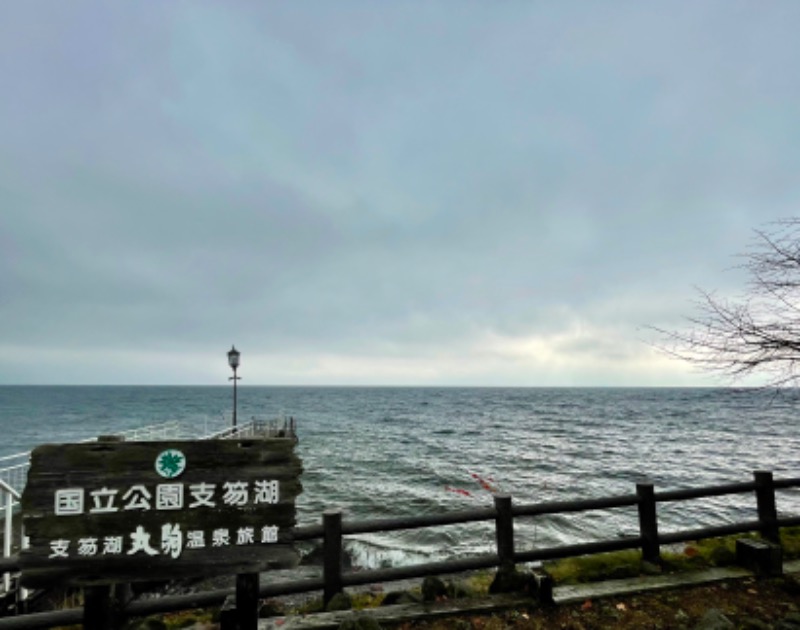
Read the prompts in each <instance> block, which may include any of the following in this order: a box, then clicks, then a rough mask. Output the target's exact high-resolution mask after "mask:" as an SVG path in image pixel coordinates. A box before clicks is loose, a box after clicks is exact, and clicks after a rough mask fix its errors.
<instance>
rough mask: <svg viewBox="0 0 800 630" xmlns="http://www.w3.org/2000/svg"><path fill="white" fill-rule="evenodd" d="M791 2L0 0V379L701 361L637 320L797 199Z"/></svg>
mask: <svg viewBox="0 0 800 630" xmlns="http://www.w3.org/2000/svg"><path fill="white" fill-rule="evenodd" d="M798 18H800V6H798V5H797V4H796V3H794V2H791V1H789V0H787V1H786V2H777V3H774V4H773V5H772V6H771V9H770V11H764V10H763V8H761V7H757V6H755V5H753V4H752V3H737V2H677V3H671V4H670V5H669V6H663V7H659V6H656V5H643V4H634V3H629V2H610V3H603V4H598V5H592V6H589V5H587V4H586V3H577V2H576V3H570V2H564V3H556V4H535V5H530V4H517V3H507V4H503V5H488V4H479V3H475V4H463V3H454V2H445V1H443V2H433V3H430V2H428V3H417V4H414V3H411V4H409V3H402V4H390V5H381V6H380V7H378V6H375V5H371V4H366V3H360V2H340V3H336V5H331V4H327V3H323V2H319V3H313V2H312V3H304V4H302V5H297V4H284V5H262V4H259V3H247V2H230V3H226V4H225V5H220V4H216V3H205V2H191V3H189V2H172V3H161V2H147V1H145V2H137V3H135V4H126V5H108V4H105V3H102V2H98V1H93V0H86V1H83V2H70V3H66V4H57V5H53V4H51V3H47V4H45V3H40V2H30V3H12V4H8V5H6V6H4V7H3V8H2V9H0V84H2V85H3V86H4V87H3V97H2V98H0V208H2V212H1V213H0V270H1V271H2V273H0V330H2V333H0V383H3V382H7V383H11V382H164V383H170V382H217V381H219V380H221V379H222V378H224V376H222V375H224V370H225V365H224V360H223V361H222V362H221V365H220V358H219V356H220V353H221V352H223V353H224V350H225V348H227V347H228V346H229V345H230V343H231V342H235V343H237V345H239V346H240V347H241V348H242V350H243V351H244V352H245V354H244V355H243V356H244V358H245V359H247V358H248V357H249V362H248V368H249V369H250V374H251V382H255V381H257V382H264V383H271V382H297V383H305V382H309V383H353V382H363V383H431V384H437V383H451V384H457V383H466V384H480V383H485V384H529V385H537V384H668V383H689V382H702V381H700V380H698V377H696V376H694V375H691V374H690V373H688V372H686V371H685V369H684V368H683V367H682V366H679V365H676V364H673V363H670V362H668V361H666V360H665V359H663V358H660V357H658V356H656V355H654V354H653V353H652V352H651V350H650V349H649V347H648V346H647V345H646V344H645V343H642V341H641V339H640V337H641V336H642V333H641V327H642V326H645V325H647V324H665V323H666V324H671V325H674V324H676V323H678V322H679V321H680V317H681V315H683V314H686V313H687V311H688V309H689V308H690V299H691V297H692V286H693V285H701V286H707V287H719V288H720V289H721V290H724V291H732V290H735V289H737V288H740V287H741V286H742V285H741V282H742V278H741V275H740V273H738V272H737V271H735V270H733V271H731V270H730V267H731V266H732V265H733V264H734V262H735V261H734V259H733V258H732V256H733V255H734V254H735V253H736V252H738V251H741V250H742V249H743V248H744V247H745V246H746V245H747V242H748V240H749V238H750V234H751V230H752V229H753V228H755V227H758V226H761V225H763V224H764V223H765V222H767V221H769V220H772V219H776V218H779V217H783V216H789V215H792V214H793V213H795V211H796V208H797V202H798V200H800V181H799V180H798V175H797V173H799V172H800V122H798V121H799V120H800V119H798V117H797V111H798V110H799V108H800V81H798V79H797V74H796V72H795V69H796V68H797V67H798V65H800V64H799V62H800V46H798V45H797V44H796V43H795V41H794V40H795V38H794V36H793V35H794V34H793V32H792V29H793V27H794V24H797V23H798ZM99 357H105V358H107V359H110V361H108V360H107V361H102V363H103V364H102V365H99V363H100V361H99V360H98V359H99Z"/></svg>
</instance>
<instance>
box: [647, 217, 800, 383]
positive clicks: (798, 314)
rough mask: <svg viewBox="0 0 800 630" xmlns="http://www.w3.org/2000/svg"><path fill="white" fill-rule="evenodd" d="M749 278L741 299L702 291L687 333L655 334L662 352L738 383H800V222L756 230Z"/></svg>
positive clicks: (746, 256) (747, 255)
mask: <svg viewBox="0 0 800 630" xmlns="http://www.w3.org/2000/svg"><path fill="white" fill-rule="evenodd" d="M743 259H744V262H743V263H742V266H743V267H744V268H745V269H746V270H747V272H748V274H749V280H748V285H747V294H746V297H745V298H742V299H740V300H729V299H725V298H720V297H717V295H716V294H714V293H711V292H707V291H703V290H701V291H700V299H699V300H698V307H699V314H698V315H696V316H695V317H691V318H689V326H688V327H687V328H686V330H683V331H668V330H663V329H656V330H658V331H659V332H660V333H661V334H662V335H665V336H666V343H665V344H662V346H661V348H662V349H663V350H666V351H667V352H668V353H670V354H672V355H674V356H677V357H680V358H682V359H685V360H687V361H689V362H691V363H693V364H694V365H696V366H698V367H699V368H701V369H702V370H705V371H708V372H714V373H717V374H722V375H724V376H727V377H729V378H731V379H732V380H735V381H738V380H740V379H742V378H744V377H746V376H750V375H765V376H766V377H767V385H769V386H774V387H779V386H785V385H794V384H797V382H798V381H800V218H791V219H784V220H781V221H778V222H775V223H773V224H770V229H769V230H756V232H755V242H754V245H753V246H752V247H751V249H750V250H749V251H747V252H746V253H745V254H743Z"/></svg>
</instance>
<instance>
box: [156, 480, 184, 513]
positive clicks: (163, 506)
mask: <svg viewBox="0 0 800 630" xmlns="http://www.w3.org/2000/svg"><path fill="white" fill-rule="evenodd" d="M181 508H183V484H182V483H162V484H159V485H157V486H156V509H157V510H180V509H181Z"/></svg>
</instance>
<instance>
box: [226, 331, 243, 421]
mask: <svg viewBox="0 0 800 630" xmlns="http://www.w3.org/2000/svg"><path fill="white" fill-rule="evenodd" d="M239 354H240V353H239V351H238V350H237V349H236V346H231V349H230V350H229V351H228V365H230V366H231V369H233V376H231V377H228V380H229V381H233V428H234V429H235V428H236V381H238V380H239V379H240V378H241V377H240V376H236V368H238V367H239Z"/></svg>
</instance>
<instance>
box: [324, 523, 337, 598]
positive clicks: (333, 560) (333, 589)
mask: <svg viewBox="0 0 800 630" xmlns="http://www.w3.org/2000/svg"><path fill="white" fill-rule="evenodd" d="M322 529H323V531H324V534H323V539H322V544H323V548H322V558H323V560H322V575H323V578H324V580H325V586H324V588H323V595H322V600H323V602H324V603H325V605H326V606H327V605H328V602H330V601H331V599H333V596H334V595H336V594H337V593H341V592H342V511H341V510H338V509H336V510H325V511H324V512H323V513H322Z"/></svg>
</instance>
